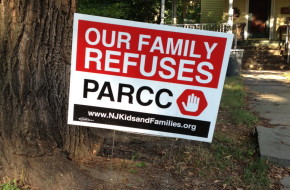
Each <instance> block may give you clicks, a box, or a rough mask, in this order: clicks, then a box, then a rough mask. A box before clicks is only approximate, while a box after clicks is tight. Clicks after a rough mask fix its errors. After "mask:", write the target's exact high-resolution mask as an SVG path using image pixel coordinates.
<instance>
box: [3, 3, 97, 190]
mask: <svg viewBox="0 0 290 190" xmlns="http://www.w3.org/2000/svg"><path fill="white" fill-rule="evenodd" d="M75 9H76V0H43V1H42V0H41V1H28V0H0V63H1V66H0V90H1V91H0V175H1V174H2V175H3V174H4V175H7V176H9V175H10V174H13V175H14V176H13V177H14V178H15V177H19V176H15V173H17V174H18V173H19V175H23V172H24V173H26V175H25V176H26V177H27V178H29V179H30V181H31V183H35V184H38V186H39V187H41V188H40V189H52V187H53V185H56V184H57V183H58V182H59V183H63V182H62V181H61V180H59V181H58V180H56V179H57V174H56V173H53V172H52V174H53V175H52V176H51V173H49V172H47V173H45V171H43V170H45V169H52V167H55V168H58V169H60V171H59V172H58V173H59V174H62V175H65V174H64V173H65V172H66V171H67V172H68V171H69V172H68V173H69V174H67V175H66V176H65V179H66V180H67V181H69V180H76V179H75V178H79V180H81V179H82V178H81V177H76V175H77V174H76V173H77V172H76V170H75V165H74V164H73V163H67V161H66V159H67V157H69V158H75V159H82V158H88V156H90V155H92V152H93V148H94V147H95V144H96V143H98V141H96V139H97V140H98V138H97V137H96V135H94V133H92V130H91V129H89V128H83V127H76V126H68V125H67V124H66V123H67V104H68V89H69V76H70V75H69V73H70V52H71V36H72V19H73V13H74V12H75ZM94 151H96V150H94ZM61 152H62V153H61ZM48 160H51V163H49V162H48ZM43 163H46V164H43ZM64 163H66V165H65V166H64ZM74 174H76V175H74ZM49 175H50V176H49ZM33 176H34V178H33ZM0 177H1V176H0ZM20 177H21V176H20ZM22 177H23V176H22ZM49 177H50V178H49ZM46 178H47V180H46V181H45V180H44V179H46ZM43 180H44V181H43ZM49 180H50V181H49ZM62 180H63V179H62ZM63 181H65V180H63ZM70 183H71V182H70ZM76 183H77V180H76ZM75 187H80V186H78V185H76V186H75ZM64 189H65V188H64Z"/></svg>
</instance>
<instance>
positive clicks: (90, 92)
mask: <svg viewBox="0 0 290 190" xmlns="http://www.w3.org/2000/svg"><path fill="white" fill-rule="evenodd" d="M232 38H233V36H232V35H231V34H226V33H217V32H210V31H202V30H193V29H185V28H177V27H171V26H164V25H156V24H148V23H140V22H133V21H125V20H118V19H111V18H104V17H97V16H88V15H82V14H75V17H74V28H73V45H72V65H71V80H70V94H69V114H68V123H69V124H72V125H82V126H88V127H98V128H107V129H113V130H120V131H127V132H134V133H143V134H150V135H158V136H166V137H174V138H184V139H190V140H198V141H206V142H211V141H212V137H213V133H214V128H215V123H216V118H217V113H218V108H219V103H220V99H221V94H222V88H223V84H224V79H225V74H226V69H227V65H228V60H229V55H230V48H231V44H232Z"/></svg>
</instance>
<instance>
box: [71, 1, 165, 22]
mask: <svg viewBox="0 0 290 190" xmlns="http://www.w3.org/2000/svg"><path fill="white" fill-rule="evenodd" d="M158 6H160V5H159V1H157V0H134V1H130V0H123V1H118V0H115V1H113V0H109V1H106V0H79V2H78V8H77V12H79V13H83V14H90V15H98V16H105V17H112V18H119V19H126V20H134V21H141V22H154V21H155V16H156V15H157V14H158V12H159V7H158Z"/></svg>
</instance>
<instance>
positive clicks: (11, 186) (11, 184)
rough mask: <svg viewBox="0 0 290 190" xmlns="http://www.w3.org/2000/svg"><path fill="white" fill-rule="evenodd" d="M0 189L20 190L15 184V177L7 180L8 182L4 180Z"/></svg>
mask: <svg viewBox="0 0 290 190" xmlns="http://www.w3.org/2000/svg"><path fill="white" fill-rule="evenodd" d="M0 189H1V190H21V189H20V188H19V187H18V184H17V181H16V179H14V180H12V181H9V182H6V183H4V184H2V185H0Z"/></svg>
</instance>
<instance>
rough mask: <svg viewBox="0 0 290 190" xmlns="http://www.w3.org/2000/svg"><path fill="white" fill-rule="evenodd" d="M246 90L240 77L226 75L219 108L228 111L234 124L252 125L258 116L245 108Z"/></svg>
mask: <svg viewBox="0 0 290 190" xmlns="http://www.w3.org/2000/svg"><path fill="white" fill-rule="evenodd" d="M245 98H246V92H245V89H244V85H243V82H242V80H241V77H227V78H226V82H225V85H224V89H223V96H222V100H221V108H222V109H224V110H227V112H228V113H230V118H231V121H232V122H233V123H234V124H236V125H246V126H253V125H254V124H255V123H256V122H257V121H258V118H257V117H256V116H255V115H254V114H253V113H251V112H250V111H248V110H247V109H246V101H245Z"/></svg>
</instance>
